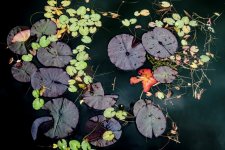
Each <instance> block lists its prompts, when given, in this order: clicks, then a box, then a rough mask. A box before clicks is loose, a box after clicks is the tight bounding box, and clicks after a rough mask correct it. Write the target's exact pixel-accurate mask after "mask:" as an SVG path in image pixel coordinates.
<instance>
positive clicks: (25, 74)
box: [11, 62, 37, 82]
mask: <svg viewBox="0 0 225 150" xmlns="http://www.w3.org/2000/svg"><path fill="white" fill-rule="evenodd" d="M21 64H22V65H21V66H17V64H15V65H13V66H12V68H11V73H12V76H13V77H14V78H15V79H16V80H17V81H20V82H30V80H31V76H32V74H33V73H35V72H36V71H37V67H36V66H35V65H34V64H32V63H30V62H23V63H21Z"/></svg>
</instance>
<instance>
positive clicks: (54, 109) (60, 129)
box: [43, 98, 79, 139]
mask: <svg viewBox="0 0 225 150" xmlns="http://www.w3.org/2000/svg"><path fill="white" fill-rule="evenodd" d="M43 109H46V110H49V111H50V114H51V115H52V117H53V120H54V126H53V128H51V129H50V130H49V131H47V132H46V133H45V135H46V136H48V137H50V138H57V139H59V138H64V137H66V136H68V135H69V134H70V133H72V132H73V130H74V129H75V128H76V126H77V123H78V121H79V112H78V109H77V107H76V105H75V104H74V103H73V102H71V101H69V100H68V99H66V98H57V99H53V100H51V101H49V102H47V103H46V104H45V105H44V107H43Z"/></svg>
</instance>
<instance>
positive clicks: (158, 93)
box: [155, 91, 165, 100]
mask: <svg viewBox="0 0 225 150" xmlns="http://www.w3.org/2000/svg"><path fill="white" fill-rule="evenodd" d="M155 96H156V97H157V98H158V99H160V100H162V99H164V98H165V94H164V93H163V92H160V91H158V92H156V93H155Z"/></svg>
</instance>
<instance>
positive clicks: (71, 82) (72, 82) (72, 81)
mask: <svg viewBox="0 0 225 150" xmlns="http://www.w3.org/2000/svg"><path fill="white" fill-rule="evenodd" d="M68 83H69V85H74V84H75V83H76V80H73V79H71V80H69V81H68Z"/></svg>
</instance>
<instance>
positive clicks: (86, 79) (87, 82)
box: [84, 76, 93, 84]
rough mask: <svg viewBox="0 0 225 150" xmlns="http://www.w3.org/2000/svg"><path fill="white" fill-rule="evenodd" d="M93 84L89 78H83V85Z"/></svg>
mask: <svg viewBox="0 0 225 150" xmlns="http://www.w3.org/2000/svg"><path fill="white" fill-rule="evenodd" d="M92 82H93V79H92V77H91V76H85V77H84V83H85V84H91V83H92Z"/></svg>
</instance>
